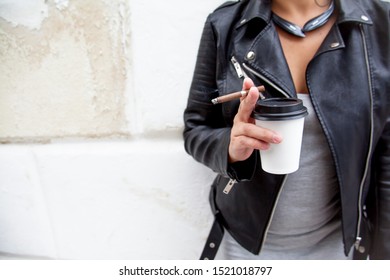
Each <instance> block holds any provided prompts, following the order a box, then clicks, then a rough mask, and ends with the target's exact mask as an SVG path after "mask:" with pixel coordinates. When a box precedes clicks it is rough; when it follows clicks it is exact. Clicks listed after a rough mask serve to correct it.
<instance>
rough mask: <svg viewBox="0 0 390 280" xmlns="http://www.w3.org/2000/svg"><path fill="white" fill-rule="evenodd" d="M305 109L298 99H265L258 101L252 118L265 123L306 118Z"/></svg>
mask: <svg viewBox="0 0 390 280" xmlns="http://www.w3.org/2000/svg"><path fill="white" fill-rule="evenodd" d="M307 114H308V113H307V108H306V107H305V106H303V103H302V100H300V99H298V98H267V99H261V100H258V101H257V103H256V106H255V109H254V110H253V112H252V115H251V116H252V118H254V119H257V120H265V121H284V120H292V119H299V118H302V117H305V116H307Z"/></svg>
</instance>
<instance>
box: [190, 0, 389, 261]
mask: <svg viewBox="0 0 390 280" xmlns="http://www.w3.org/2000/svg"><path fill="white" fill-rule="evenodd" d="M335 3H336V11H337V13H338V20H337V22H336V24H335V25H334V27H333V28H332V29H331V31H330V33H329V34H328V36H327V37H326V39H325V40H324V42H323V44H322V45H321V47H320V48H319V50H318V52H317V54H316V55H315V57H314V58H313V59H312V60H311V62H310V63H309V65H308V67H307V71H306V80H307V87H308V89H309V91H310V96H311V99H312V103H313V106H314V109H315V111H316V114H317V116H318V119H319V121H320V124H321V126H322V128H323V131H324V134H325V136H326V139H327V142H328V145H329V148H330V151H331V153H332V156H333V160H334V165H335V169H336V173H337V178H338V183H339V187H340V200H341V212H342V213H341V215H342V229H343V241H344V248H345V253H346V254H348V253H349V251H350V249H351V248H352V247H353V245H355V246H354V247H353V248H355V249H357V250H356V252H360V253H363V255H364V257H365V256H366V255H367V254H369V255H370V258H371V259H390V20H389V18H390V9H389V6H390V5H389V3H385V2H382V1H379V0H372V1H371V0H370V1H369V0H336V1H335ZM269 5H270V4H269V1H263V0H242V1H238V2H236V1H232V2H227V3H226V4H224V5H222V6H221V7H219V8H218V9H217V10H215V11H214V12H213V13H212V14H210V15H209V17H208V18H207V21H206V23H205V26H204V30H203V35H202V38H201V43H200V47H199V53H198V57H197V63H196V68H195V72H194V77H193V82H192V85H191V89H190V95H189V98H188V105H187V108H186V110H185V113H184V122H185V129H184V140H185V149H186V151H187V152H188V153H189V154H190V155H192V156H193V157H194V158H195V159H196V160H197V161H199V162H201V163H203V164H205V165H206V166H208V167H210V168H211V169H212V170H214V171H215V172H216V173H218V176H217V178H216V179H215V181H214V184H213V186H212V190H211V203H212V209H213V211H214V213H215V214H216V215H217V217H218V221H219V222H220V223H221V224H222V225H223V226H224V228H226V229H227V230H228V231H229V232H230V234H231V235H232V236H233V237H234V238H235V239H236V240H237V241H238V242H239V243H240V244H241V245H242V246H243V247H244V248H246V249H247V250H249V251H251V252H252V253H254V254H258V253H259V251H260V250H261V246H262V243H263V240H264V237H265V235H266V233H267V228H268V226H269V223H270V220H271V216H272V213H273V210H274V207H275V205H276V202H277V200H278V196H279V192H280V190H281V187H282V185H283V183H284V181H285V178H286V176H283V175H273V174H268V173H266V172H264V171H262V169H261V167H260V164H259V161H260V159H259V156H258V152H255V153H254V154H253V155H252V156H251V157H250V158H249V159H248V160H246V161H244V162H239V163H235V164H228V146H229V141H230V131H231V126H232V122H233V118H234V116H235V114H236V112H237V108H238V105H239V101H232V102H227V103H223V104H219V105H213V104H212V103H211V102H210V100H211V99H212V98H215V97H217V96H219V95H224V94H226V93H229V92H233V91H238V90H241V87H242V77H243V75H245V74H246V75H248V76H249V77H250V78H252V80H253V81H254V83H255V84H256V85H260V84H262V85H265V87H266V90H267V92H266V95H267V96H293V97H295V96H296V94H295V90H294V84H293V82H292V78H291V75H290V72H289V69H288V66H287V63H286V61H285V59H284V55H283V52H282V48H281V46H280V42H279V39H278V35H277V33H276V31H275V26H274V24H273V23H272V21H270V16H271V12H270V6H269ZM230 179H234V181H233V182H236V184H235V185H234V186H233V188H232V189H231V191H230V192H229V193H228V194H225V193H224V192H223V190H224V189H225V186H226V185H227V184H228V183H229V182H232V180H230ZM229 180H230V181H229ZM313 180H315V174H313Z"/></svg>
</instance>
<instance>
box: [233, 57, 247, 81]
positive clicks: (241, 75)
mask: <svg viewBox="0 0 390 280" xmlns="http://www.w3.org/2000/svg"><path fill="white" fill-rule="evenodd" d="M230 61H231V62H232V64H233V66H234V69H236V73H237V76H238V77H239V78H240V79H242V78H246V77H248V76H247V75H246V73H245V72H244V71H243V70H242V68H241V65H240V63H239V62H238V61H237V59H236V58H235V57H234V56H232V58H231V59H230Z"/></svg>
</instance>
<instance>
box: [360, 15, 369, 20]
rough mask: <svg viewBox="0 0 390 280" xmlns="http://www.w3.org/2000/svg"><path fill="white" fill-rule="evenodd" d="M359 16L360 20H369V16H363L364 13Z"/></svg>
mask: <svg viewBox="0 0 390 280" xmlns="http://www.w3.org/2000/svg"><path fill="white" fill-rule="evenodd" d="M360 18H361V19H362V20H364V21H368V20H369V18H368V17H367V16H365V15H362V16H361V17H360Z"/></svg>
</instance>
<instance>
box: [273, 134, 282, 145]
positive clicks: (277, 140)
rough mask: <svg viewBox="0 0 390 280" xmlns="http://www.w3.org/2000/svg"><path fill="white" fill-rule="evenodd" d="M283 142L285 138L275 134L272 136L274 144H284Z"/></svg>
mask: <svg viewBox="0 0 390 280" xmlns="http://www.w3.org/2000/svg"><path fill="white" fill-rule="evenodd" d="M282 140H283V138H282V136H280V135H279V134H274V135H273V136H272V142H273V143H275V144H278V143H280V142H282Z"/></svg>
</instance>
